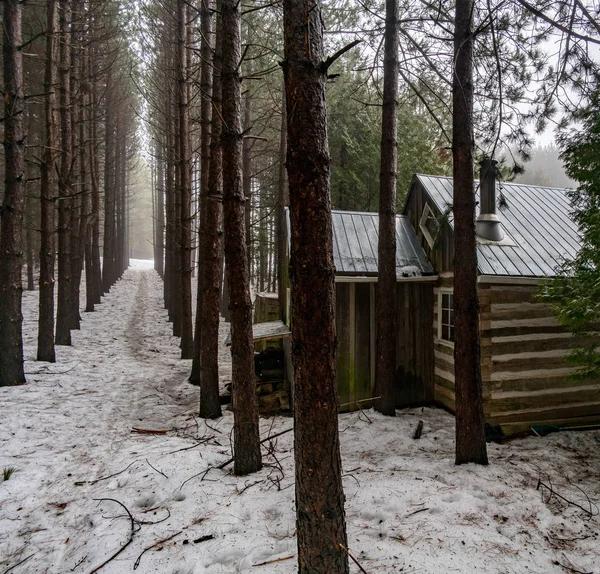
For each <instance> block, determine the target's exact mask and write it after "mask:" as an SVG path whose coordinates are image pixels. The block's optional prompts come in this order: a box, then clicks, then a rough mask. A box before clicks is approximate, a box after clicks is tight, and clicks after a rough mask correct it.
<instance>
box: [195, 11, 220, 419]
mask: <svg viewBox="0 0 600 574" xmlns="http://www.w3.org/2000/svg"><path fill="white" fill-rule="evenodd" d="M219 14H220V2H218V4H217V25H216V36H215V53H214V58H213V62H212V70H213V76H212V106H213V113H212V121H211V127H210V131H208V130H206V135H203V139H202V145H203V146H204V145H205V144H207V143H210V150H209V154H208V157H206V156H204V155H203V158H206V159H203V161H202V165H203V166H205V167H203V171H202V179H201V182H202V183H201V185H202V187H201V194H202V212H201V215H202V218H201V229H200V249H199V251H200V256H199V258H200V260H201V261H202V265H201V267H200V268H199V275H198V304H199V306H198V316H197V318H198V322H197V327H198V329H197V331H196V332H197V336H198V337H199V341H198V342H197V345H198V346H197V353H198V370H199V377H198V378H199V383H200V416H201V417H203V418H217V417H220V416H221V404H220V401H219V364H218V347H219V303H220V280H219V279H220V278H219V274H220V263H221V258H222V243H223V241H222V225H223V207H222V206H223V179H222V168H223V166H222V163H223V162H222V159H223V158H222V147H221V109H222V107H221V64H222V62H221V60H222V58H221V38H222V24H221V17H220V15H219ZM202 18H203V20H202V26H203V28H202V41H203V42H204V39H205V38H207V39H208V37H209V34H210V19H209V18H210V11H209V10H208V1H207V0H203V2H202ZM206 44H207V46H204V44H203V48H205V47H207V48H208V42H206ZM204 53H205V57H204V58H203V65H204V62H206V63H207V69H206V70H204V69H203V70H202V73H203V74H204V73H206V75H207V77H209V72H210V69H209V68H208V65H209V64H210V50H206V52H204ZM203 78H204V76H203ZM203 85H204V86H205V87H204V89H203V96H204V99H203V101H202V103H203V105H204V104H205V102H206V104H210V100H209V99H208V90H209V89H210V83H209V82H208V81H206V82H203ZM206 107H207V108H208V105H207V106H206ZM202 111H203V115H202V117H203V126H204V125H206V124H205V123H204V121H205V119H208V117H209V114H210V109H206V110H204V108H203V110H202ZM205 113H206V115H205ZM204 133H205V132H204V131H203V134H204ZM209 137H210V142H209V141H208V139H209ZM203 152H204V153H206V152H205V150H204V148H203ZM200 289H201V290H200Z"/></svg>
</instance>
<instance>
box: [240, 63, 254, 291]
mask: <svg viewBox="0 0 600 574" xmlns="http://www.w3.org/2000/svg"><path fill="white" fill-rule="evenodd" d="M246 73H247V74H251V73H252V68H251V66H250V64H248V66H247V70H246ZM243 125H244V128H243V131H244V134H247V133H248V132H249V131H250V129H251V127H252V96H251V95H250V89H249V88H248V89H247V90H246V95H245V96H244V124H243ZM242 188H243V191H244V198H245V200H246V205H245V213H244V224H245V225H246V251H247V253H248V273H249V274H250V277H252V257H253V253H254V247H253V245H252V227H251V220H250V219H251V218H250V216H251V214H252V140H251V139H250V138H248V137H245V138H244V140H243V142H242ZM255 285H256V283H255Z"/></svg>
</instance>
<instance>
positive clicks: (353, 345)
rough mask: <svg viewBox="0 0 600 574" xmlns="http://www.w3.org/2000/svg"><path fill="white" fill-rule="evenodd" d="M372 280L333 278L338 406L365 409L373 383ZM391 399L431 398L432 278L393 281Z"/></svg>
mask: <svg viewBox="0 0 600 574" xmlns="http://www.w3.org/2000/svg"><path fill="white" fill-rule="evenodd" d="M376 289H377V284H376V283H336V328H337V339H338V347H337V378H338V395H339V403H340V410H342V411H348V410H355V409H357V408H359V405H361V406H364V407H365V408H368V407H370V406H371V402H370V401H369V400H368V399H370V398H372V397H373V396H374V395H373V391H374V382H375V341H376V325H375V319H376V316H375V312H376V307H375V298H376ZM396 297H397V313H398V316H397V319H398V337H397V349H396V355H397V359H396V361H397V363H396V389H397V392H396V404H397V405H398V407H406V406H414V405H422V404H427V403H431V402H432V401H433V398H434V393H433V370H434V366H433V348H432V345H431V341H432V332H431V325H432V302H433V285H432V284H431V283H416V282H405V283H402V282H400V283H398V285H397V288H396Z"/></svg>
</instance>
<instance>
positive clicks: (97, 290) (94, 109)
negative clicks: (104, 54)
mask: <svg viewBox="0 0 600 574" xmlns="http://www.w3.org/2000/svg"><path fill="white" fill-rule="evenodd" d="M91 53H92V50H90V55H89V59H90V61H89V69H90V71H91V84H92V92H91V94H90V125H89V130H90V178H91V185H92V220H91V222H90V225H91V228H92V231H91V234H92V288H93V304H94V305H97V304H100V302H101V300H102V269H101V265H100V175H99V169H98V143H97V138H98V87H97V83H98V82H97V67H96V64H95V62H94V61H93V59H92V55H91ZM89 310H91V311H93V310H94V309H93V308H92V309H89Z"/></svg>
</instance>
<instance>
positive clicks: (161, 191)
mask: <svg viewBox="0 0 600 574" xmlns="http://www.w3.org/2000/svg"><path fill="white" fill-rule="evenodd" d="M156 155H157V157H156V262H155V263H156V271H157V273H158V274H159V275H160V276H161V277H163V278H164V275H165V260H164V254H165V169H164V166H165V163H164V158H163V147H162V146H161V145H160V144H158V145H157V146H156Z"/></svg>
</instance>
